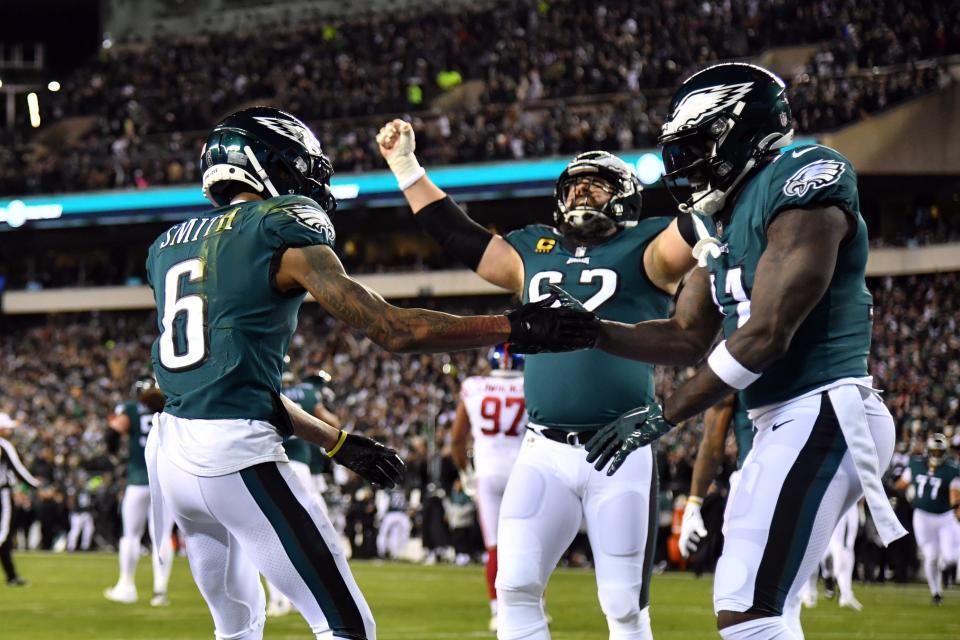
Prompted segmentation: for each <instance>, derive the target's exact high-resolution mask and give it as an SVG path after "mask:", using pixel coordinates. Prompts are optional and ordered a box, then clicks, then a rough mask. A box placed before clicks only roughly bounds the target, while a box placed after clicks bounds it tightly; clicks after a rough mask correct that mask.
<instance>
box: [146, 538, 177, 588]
mask: <svg viewBox="0 0 960 640" xmlns="http://www.w3.org/2000/svg"><path fill="white" fill-rule="evenodd" d="M159 555H160V557H159V559H158V558H157V554H156V553H151V554H150V557H151V559H152V561H153V592H154V593H166V592H167V585H168V584H170V571H171V570H173V542H172V541H171V540H170V539H169V538H168V539H167V540H164V541H163V544H161V545H160V554H159ZM160 560H162V561H163V562H162V563H161V562H160Z"/></svg>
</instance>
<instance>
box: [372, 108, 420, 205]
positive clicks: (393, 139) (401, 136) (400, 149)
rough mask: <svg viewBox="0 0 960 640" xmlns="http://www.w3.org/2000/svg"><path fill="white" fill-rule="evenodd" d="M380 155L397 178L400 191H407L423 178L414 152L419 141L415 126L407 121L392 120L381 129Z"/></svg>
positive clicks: (379, 138) (378, 139)
mask: <svg viewBox="0 0 960 640" xmlns="http://www.w3.org/2000/svg"><path fill="white" fill-rule="evenodd" d="M377 145H378V146H379V148H380V155H382V156H383V158H384V160H386V161H387V165H388V166H389V167H390V170H391V171H392V172H393V175H394V176H395V177H396V178H397V184H399V185H400V189H406V188H408V187H410V186H411V185H413V184H414V183H415V182H416V181H417V180H419V179H420V178H422V177H423V175H424V170H423V168H422V167H421V166H420V163H419V162H417V157H416V156H415V155H414V154H413V152H414V151H415V150H416V148H417V141H416V139H415V138H414V135H413V125H411V124H410V123H409V122H406V121H405V120H400V119H397V120H391V121H390V122H388V123H387V124H385V125H383V126H382V127H381V128H380V132H379V133H378V134H377Z"/></svg>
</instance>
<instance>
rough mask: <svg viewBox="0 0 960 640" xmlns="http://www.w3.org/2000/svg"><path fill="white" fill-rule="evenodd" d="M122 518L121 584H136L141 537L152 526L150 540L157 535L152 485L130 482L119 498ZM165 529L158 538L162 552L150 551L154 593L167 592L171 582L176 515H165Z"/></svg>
mask: <svg viewBox="0 0 960 640" xmlns="http://www.w3.org/2000/svg"><path fill="white" fill-rule="evenodd" d="M120 517H121V518H122V521H123V535H122V536H121V537H120V545H119V546H120V549H119V554H118V555H119V556H120V580H119V584H133V581H134V576H135V575H136V572H137V564H138V563H139V562H140V540H141V539H142V538H143V532H144V531H145V530H146V529H147V528H149V529H150V539H151V540H153V539H154V536H155V535H157V532H156V530H155V529H154V526H153V517H152V515H151V511H150V487H149V486H147V485H140V484H128V485H127V488H126V489H124V491H123V500H121V501H120ZM164 521H165V523H164V529H165V530H164V531H161V532H160V534H159V535H160V537H159V538H157V540H159V541H162V543H163V544H162V545H158V547H159V548H160V553H161V555H160V556H158V555H157V554H156V553H151V554H150V558H151V559H152V562H153V592H154V593H156V594H163V593H166V592H167V585H168V584H169V583H170V571H171V570H172V569H173V518H172V517H168V518H164Z"/></svg>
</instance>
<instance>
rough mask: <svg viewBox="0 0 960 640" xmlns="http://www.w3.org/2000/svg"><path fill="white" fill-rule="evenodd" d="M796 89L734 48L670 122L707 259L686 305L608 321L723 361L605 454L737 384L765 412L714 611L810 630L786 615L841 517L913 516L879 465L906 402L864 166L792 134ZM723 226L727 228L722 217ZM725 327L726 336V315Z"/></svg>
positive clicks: (627, 430) (737, 627)
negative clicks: (889, 387) (879, 313)
mask: <svg viewBox="0 0 960 640" xmlns="http://www.w3.org/2000/svg"><path fill="white" fill-rule="evenodd" d="M792 136H793V129H792V126H791V116H790V107H789V105H788V103H787V99H786V87H785V85H784V83H783V81H782V80H780V78H778V77H776V76H775V75H774V74H772V73H770V72H769V71H767V70H766V69H762V68H760V67H756V66H753V65H749V64H742V63H726V64H718V65H714V66H711V67H708V68H707V69H704V70H703V71H700V72H699V73H696V74H694V75H693V76H691V77H690V78H688V79H687V80H686V81H685V82H684V83H683V84H682V85H681V87H680V89H679V90H678V91H677V93H676V94H675V96H674V98H673V101H672V102H671V105H670V114H669V116H668V118H667V121H666V123H665V124H664V126H663V132H662V135H661V137H660V144H661V146H662V148H663V158H664V164H665V166H666V170H667V174H666V176H665V179H666V181H667V185H668V186H669V187H670V189H671V192H677V190H678V188H686V187H689V188H690V190H691V191H692V195H691V196H690V197H689V199H685V198H678V199H685V200H686V201H685V202H684V204H683V205H682V206H683V208H684V209H685V210H687V211H692V212H694V213H695V214H696V215H697V216H698V217H697V220H698V221H699V226H698V232H697V234H698V236H699V237H700V238H701V242H699V243H698V246H695V247H694V253H695V254H697V255H698V259H699V260H700V262H701V264H702V265H703V266H701V267H700V268H698V269H695V270H694V272H693V274H692V275H691V276H690V278H689V279H688V280H687V283H686V286H685V287H684V289H683V291H682V292H681V293H680V296H679V299H678V301H677V307H676V311H675V313H674V315H673V317H672V318H670V319H669V320H663V321H655V322H643V323H639V324H633V325H631V324H626V323H613V322H609V321H604V322H603V323H602V324H603V329H602V330H601V334H600V338H599V339H598V341H597V346H598V347H600V348H601V349H603V350H606V351H609V352H611V353H615V354H618V355H622V356H625V357H633V358H637V359H640V360H643V361H646V362H652V363H655V364H671V365H693V364H695V363H697V362H698V361H700V360H701V359H702V358H703V357H704V356H707V355H708V353H709V358H707V364H706V366H704V367H701V368H700V369H699V371H698V372H697V373H696V375H694V376H693V377H692V378H690V379H689V380H687V381H686V382H685V383H684V384H683V385H681V386H680V387H678V388H677V389H676V390H675V391H674V392H673V394H672V395H670V396H669V397H668V398H666V400H665V401H664V403H663V406H662V408H661V407H660V406H658V405H656V404H648V405H645V406H641V407H638V408H637V409H635V410H633V411H631V412H628V413H626V414H624V415H623V416H621V418H619V419H618V420H615V421H614V422H612V423H611V424H609V425H608V426H606V427H604V428H603V429H602V430H601V431H600V432H599V433H598V434H597V435H596V436H595V437H594V438H593V439H592V440H591V441H590V442H589V443H588V444H587V449H588V450H589V452H590V453H589V459H590V460H593V461H595V462H596V465H597V467H598V468H603V467H604V466H605V465H607V464H608V463H609V464H610V468H609V469H608V473H613V472H615V471H616V469H617V467H618V465H619V464H621V463H623V462H624V461H627V460H629V454H630V452H631V450H633V448H634V447H637V446H643V445H646V444H648V443H650V442H652V441H654V440H655V439H657V438H658V437H660V436H661V435H663V434H664V433H666V432H668V431H669V430H670V429H672V428H673V426H674V425H676V424H678V423H679V422H681V421H683V420H686V419H687V418H690V417H692V416H694V415H696V414H698V413H699V412H701V411H704V410H706V409H707V408H709V407H710V406H712V405H713V404H715V403H716V402H717V401H718V400H720V399H721V398H723V397H725V396H727V395H729V394H730V393H732V392H735V391H741V392H742V393H741V396H742V398H743V400H744V402H745V404H746V406H747V409H749V415H750V418H751V419H752V420H753V423H754V425H755V426H756V428H757V434H756V437H755V439H754V444H753V450H752V451H751V454H750V457H749V458H748V460H747V462H746V464H745V465H744V467H743V470H742V474H741V478H740V484H739V487H738V489H737V492H736V494H735V495H733V496H732V498H731V501H730V504H729V505H728V507H727V511H726V514H725V523H724V527H725V532H726V534H725V537H724V548H723V553H722V555H721V558H720V561H719V563H718V564H717V570H716V576H715V579H714V609H715V611H716V613H717V626H718V628H719V629H720V635H721V636H722V637H724V638H726V639H728V640H733V639H736V640H742V639H745V638H752V639H756V640H762V639H774V638H776V639H793V638H798V637H802V631H801V630H800V629H799V627H797V626H796V625H795V621H796V620H798V618H795V617H794V616H791V615H785V613H784V607H785V605H786V606H793V602H795V599H796V595H797V593H798V592H799V589H800V587H801V586H802V584H803V583H804V582H805V581H806V579H807V578H808V577H809V575H810V574H811V573H812V572H813V571H814V570H815V568H816V565H817V563H818V562H819V561H820V558H821V557H822V556H823V552H824V549H825V547H826V545H827V543H828V541H829V539H830V534H831V533H832V532H833V531H834V529H835V528H836V525H837V522H838V521H839V519H840V517H841V515H842V514H843V513H845V512H846V511H847V509H849V508H850V506H852V505H853V504H854V502H856V500H857V499H858V498H859V497H860V496H861V495H865V497H866V499H867V503H868V504H869V506H870V510H871V513H872V515H873V516H874V519H875V522H876V524H877V529H878V533H879V534H880V537H881V539H882V540H883V541H884V543H885V544H889V543H890V542H892V541H893V540H895V539H897V538H899V537H901V536H902V535H904V534H905V533H906V532H905V530H904V529H903V527H902V526H900V524H899V522H898V521H897V519H896V516H895V515H894V514H893V510H892V509H891V507H890V504H889V502H888V501H887V499H886V496H885V494H884V491H883V487H882V484H881V482H880V474H881V472H882V471H883V470H884V469H885V468H886V467H887V465H888V464H889V462H890V459H891V456H892V454H893V443H894V425H893V418H892V417H891V416H890V412H889V411H888V410H887V408H886V407H885V406H884V404H883V402H882V401H881V400H880V397H879V395H878V394H877V392H876V391H875V390H874V389H872V387H871V384H872V383H871V378H870V377H869V375H868V372H867V356H868V354H869V351H870V334H871V327H872V318H871V315H872V313H871V311H872V298H871V296H870V292H869V291H868V290H867V287H866V281H865V270H866V261H867V246H868V243H867V229H866V224H865V223H864V220H863V218H862V216H861V215H860V210H859V209H860V205H859V198H858V195H857V181H856V174H855V172H854V170H853V167H852V166H851V165H850V162H849V161H848V160H847V159H846V158H844V157H843V156H842V155H840V154H839V153H837V152H836V151H834V150H833V149H830V148H828V147H824V146H821V145H806V146H800V147H797V148H793V149H790V150H785V148H786V147H787V146H788V145H789V144H790V143H791V141H792ZM711 227H712V230H711V229H710V228H711ZM721 327H722V329H723V334H724V337H725V338H726V339H725V340H723V341H721V342H720V343H719V344H717V345H716V346H715V347H714V348H713V350H712V352H711V347H712V345H714V341H715V339H716V337H717V334H718V332H719V331H720V329H721Z"/></svg>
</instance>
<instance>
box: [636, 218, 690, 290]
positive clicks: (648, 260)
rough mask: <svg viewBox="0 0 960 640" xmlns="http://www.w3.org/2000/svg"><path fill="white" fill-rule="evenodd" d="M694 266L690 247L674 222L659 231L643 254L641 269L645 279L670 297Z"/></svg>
mask: <svg viewBox="0 0 960 640" xmlns="http://www.w3.org/2000/svg"><path fill="white" fill-rule="evenodd" d="M696 264H697V261H696V260H694V258H693V254H692V253H691V251H690V245H688V244H687V241H686V240H684V239H683V236H681V235H680V231H679V229H678V228H677V221H676V220H674V221H672V222H671V223H670V224H669V225H668V226H667V228H666V229H664V230H663V231H661V232H660V233H659V234H658V235H657V237H656V238H654V239H653V240H652V241H651V242H650V244H649V245H648V246H647V248H646V250H645V251H644V252H643V268H644V270H645V271H646V272H647V277H649V278H650V281H651V282H653V284H655V285H656V286H657V287H659V288H660V289H662V290H663V291H666V292H667V293H669V294H670V295H674V294H675V293H676V292H677V288H678V287H679V286H680V282H681V281H682V280H683V276H685V275H686V274H687V272H688V271H690V269H692V268H693V267H694V266H695V265H696Z"/></svg>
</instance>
